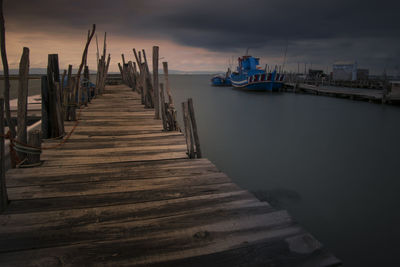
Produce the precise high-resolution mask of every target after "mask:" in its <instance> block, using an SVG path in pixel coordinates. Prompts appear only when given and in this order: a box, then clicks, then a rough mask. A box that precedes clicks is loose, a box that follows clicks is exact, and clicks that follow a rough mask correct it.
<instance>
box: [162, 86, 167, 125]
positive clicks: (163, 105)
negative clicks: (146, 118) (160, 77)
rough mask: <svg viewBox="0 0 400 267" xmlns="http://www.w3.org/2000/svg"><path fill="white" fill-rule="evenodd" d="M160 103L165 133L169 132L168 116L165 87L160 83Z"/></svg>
mask: <svg viewBox="0 0 400 267" xmlns="http://www.w3.org/2000/svg"><path fill="white" fill-rule="evenodd" d="M160 102H161V118H162V123H163V128H164V131H167V116H166V109H165V97H164V85H163V84H162V83H160Z"/></svg>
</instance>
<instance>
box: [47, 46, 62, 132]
mask: <svg viewBox="0 0 400 267" xmlns="http://www.w3.org/2000/svg"><path fill="white" fill-rule="evenodd" d="M59 82H60V70H59V66H58V55H57V54H50V55H49V57H48V65H47V84H48V103H49V109H48V116H49V137H50V138H55V137H59V136H61V135H62V134H63V133H64V119H63V116H62V109H61V103H60V97H59V90H58V88H57V84H59Z"/></svg>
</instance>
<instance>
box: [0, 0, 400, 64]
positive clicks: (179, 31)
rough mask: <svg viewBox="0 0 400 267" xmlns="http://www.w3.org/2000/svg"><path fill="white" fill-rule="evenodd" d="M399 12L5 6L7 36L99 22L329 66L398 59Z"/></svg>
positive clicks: (278, 5) (348, 7)
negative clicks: (285, 53) (344, 60)
mask: <svg viewBox="0 0 400 267" xmlns="http://www.w3.org/2000/svg"><path fill="white" fill-rule="evenodd" d="M399 9H400V1H394V0H391V1H376V0H372V1H359V0H336V1H321V0H320V1H315V0H303V1H293V0H280V1H263V0H247V1H233V0H231V1H216V0H214V1H212V0H202V1H185V0H147V1H146V0H143V1H130V0H114V1H110V0H108V1H105V0H100V1H89V0H87V1H76V0H75V1H73V0H69V1H67V0H58V1H57V0H52V1H50V0H36V1H35V0H20V1H16V0H8V1H5V12H6V19H8V20H7V22H9V23H10V27H11V29H12V30H18V29H19V30H43V29H45V30H47V31H50V32H51V31H54V32H56V31H58V30H60V29H68V30H72V31H73V30H80V31H81V30H82V29H86V28H88V26H90V24H91V23H97V24H98V26H99V28H100V29H104V30H107V31H111V32H112V33H113V34H119V35H126V36H134V37H146V38H167V39H171V40H173V41H175V42H177V43H180V44H183V45H188V46H194V47H203V48H206V49H209V50H214V51H224V52H227V51H229V52H238V51H243V50H244V49H245V48H247V47H251V48H253V49H255V50H260V49H268V51H270V52H269V53H270V54H275V55H277V54H279V53H282V46H284V45H285V44H286V42H288V44H289V47H290V49H289V54H290V55H291V56H293V57H294V58H295V59H297V60H301V59H302V58H304V57H308V58H309V59H312V60H313V58H315V59H317V57H316V56H318V58H319V59H320V60H321V56H323V55H321V54H322V52H324V53H327V55H326V57H327V58H330V60H334V59H335V58H336V57H335V56H333V53H335V54H336V53H337V54H339V55H340V54H342V55H343V56H352V55H353V56H354V57H355V58H366V59H368V58H369V56H367V55H370V56H372V57H375V58H376V57H382V58H383V59H382V58H381V60H380V61H381V63H380V64H381V65H382V64H384V63H382V62H383V61H385V62H388V61H390V62H391V63H390V64H392V65H393V64H396V62H398V61H399V60H400V56H399V54H400V52H399V48H398V47H400V46H399V45H400V43H399V36H400V26H399V25H400V23H399V22H398V14H397V13H398V12H399V11H398V10H399ZM360 42H363V43H362V44H360ZM365 42H366V43H365ZM369 43H370V44H369ZM318 44H319V45H318ZM308 48H312V49H308ZM375 49H378V51H380V52H379V53H377V51H376V50H375ZM350 51H351V52H350ZM357 51H358V52H357ZM381 51H385V53H383V54H384V55H382V52H381ZM361 52H362V53H364V54H361ZM357 53H358V54H357ZM377 54H379V55H380V56H377ZM339 57H340V56H339ZM377 61H379V60H377ZM385 64H386V63H385ZM388 64H389V63H388ZM390 64H389V65H390Z"/></svg>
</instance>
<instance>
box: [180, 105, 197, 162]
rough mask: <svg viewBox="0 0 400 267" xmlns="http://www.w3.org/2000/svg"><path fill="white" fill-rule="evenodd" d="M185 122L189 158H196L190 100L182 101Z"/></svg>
mask: <svg viewBox="0 0 400 267" xmlns="http://www.w3.org/2000/svg"><path fill="white" fill-rule="evenodd" d="M182 113H183V124H184V126H185V138H186V146H187V154H188V156H189V158H191V159H192V158H194V146H193V135H192V128H191V127H190V120H189V111H188V102H182Z"/></svg>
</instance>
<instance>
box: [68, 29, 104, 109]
mask: <svg viewBox="0 0 400 267" xmlns="http://www.w3.org/2000/svg"><path fill="white" fill-rule="evenodd" d="M92 27H93V28H92V32H91V33H90V34H89V36H88V39H87V42H86V45H85V49H84V50H83V54H82V61H81V64H80V65H79V69H78V73H77V76H76V77H77V81H76V85H75V86H76V89H75V91H76V92H77V93H78V103H77V104H78V107H79V106H80V101H81V100H80V98H81V86H80V77H81V72H82V69H83V65H84V63H85V62H86V58H87V52H88V49H89V44H90V41H91V40H92V38H93V35H94V32H95V31H96V24H93V26H92ZM104 42H105V40H104Z"/></svg>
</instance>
